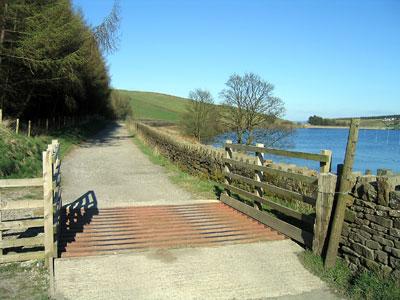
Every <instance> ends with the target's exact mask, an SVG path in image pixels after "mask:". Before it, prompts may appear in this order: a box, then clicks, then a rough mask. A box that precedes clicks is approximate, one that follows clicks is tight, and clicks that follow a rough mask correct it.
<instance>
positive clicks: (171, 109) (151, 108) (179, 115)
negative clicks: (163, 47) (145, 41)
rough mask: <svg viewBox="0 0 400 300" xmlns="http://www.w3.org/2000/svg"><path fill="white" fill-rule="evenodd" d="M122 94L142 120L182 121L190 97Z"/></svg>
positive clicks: (216, 107) (221, 110) (125, 92)
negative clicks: (127, 98)
mask: <svg viewBox="0 0 400 300" xmlns="http://www.w3.org/2000/svg"><path fill="white" fill-rule="evenodd" d="M116 91H117V92H118V93H120V95H121V96H128V97H129V99H130V102H131V105H132V109H133V114H134V116H135V118H137V119H140V120H162V121H180V120H182V119H183V115H184V113H185V112H186V105H187V104H188V103H189V101H191V100H189V99H186V98H181V97H176V96H171V95H165V94H159V93H153V92H139V91H127V90H116ZM215 109H219V110H220V112H221V114H222V115H223V114H224V109H223V107H222V106H220V105H215ZM276 121H277V123H281V124H283V125H286V126H293V125H294V123H293V122H291V121H287V120H283V119H280V118H278V119H277V120H276Z"/></svg>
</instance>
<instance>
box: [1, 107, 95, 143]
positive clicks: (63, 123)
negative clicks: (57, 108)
mask: <svg viewBox="0 0 400 300" xmlns="http://www.w3.org/2000/svg"><path fill="white" fill-rule="evenodd" d="M90 118H91V117H89V116H76V117H75V116H68V117H67V116H58V117H57V118H56V117H53V118H50V119H49V118H46V119H37V120H20V119H15V120H10V119H7V120H3V111H2V110H1V109H0V125H1V124H2V123H3V122H4V123H6V124H7V127H9V128H11V129H12V130H13V131H14V132H15V133H16V134H22V135H26V136H28V137H30V136H35V135H39V134H42V133H47V132H49V130H53V129H61V128H65V127H68V126H73V125H75V124H82V123H85V122H88V121H89V119H90Z"/></svg>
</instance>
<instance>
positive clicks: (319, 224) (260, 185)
mask: <svg viewBox="0 0 400 300" xmlns="http://www.w3.org/2000/svg"><path fill="white" fill-rule="evenodd" d="M223 146H224V147H225V157H224V158H223V162H224V163H225V168H224V171H223V175H224V176H225V182H224V183H223V184H222V185H223V187H224V188H225V194H222V195H221V198H220V200H221V201H222V202H224V203H226V204H228V205H230V206H232V207H233V208H235V209H237V210H239V211H241V212H243V213H245V214H247V215H249V216H250V217H252V218H254V219H256V220H258V221H259V222H261V223H263V224H265V225H268V226H270V227H272V228H274V229H276V230H278V231H280V232H281V233H283V234H285V235H286V236H288V237H290V238H292V239H294V240H296V241H298V242H300V243H302V244H304V245H306V246H308V247H310V248H312V249H313V251H314V252H315V253H318V254H321V252H322V248H323V247H324V245H325V243H326V234H327V230H328V225H329V220H330V215H331V210H332V205H333V199H334V194H335V184H336V179H337V178H336V175H334V174H331V173H328V172H329V171H330V164H331V156H332V152H331V151H329V150H321V152H320V154H313V153H304V152H295V151H286V150H278V149H269V148H265V147H264V145H262V144H257V145H256V146H246V145H238V144H232V142H231V141H229V140H228V141H226V142H225V143H223ZM233 149H236V150H241V151H245V152H246V153H247V152H254V154H255V158H256V159H255V164H251V163H248V162H243V161H238V160H235V159H233ZM264 154H270V155H279V156H286V157H294V158H301V159H306V160H314V161H319V162H320V173H319V174H318V177H312V176H306V175H302V174H297V173H293V172H289V171H283V170H278V169H274V168H271V167H267V166H264ZM233 166H236V167H242V168H245V169H246V170H251V171H254V178H249V177H246V176H242V174H241V175H239V174H235V173H234V172H233ZM264 174H271V175H275V176H280V177H283V178H290V179H291V180H294V181H299V182H303V183H308V184H312V185H316V186H317V188H318V193H317V197H316V198H313V197H310V196H308V195H305V194H302V193H299V192H294V191H291V190H289V189H287V188H284V187H281V186H277V185H274V184H271V183H267V182H265V181H264ZM234 183H238V184H244V185H247V186H250V187H252V189H254V190H255V191H254V192H249V191H247V190H244V189H243V188H240V187H238V186H235V185H234ZM265 192H268V194H274V195H277V196H279V197H280V198H284V199H288V200H295V201H300V202H304V203H307V204H309V205H311V206H313V207H315V210H316V214H315V216H313V215H308V214H305V213H302V212H300V211H298V210H296V209H293V208H289V207H286V206H284V205H282V204H279V203H277V202H275V201H273V200H271V199H268V197H267V196H265ZM231 193H235V194H237V195H239V196H241V197H244V198H246V199H249V200H250V201H252V202H253V207H252V206H249V205H247V204H245V203H243V202H241V201H239V200H236V199H234V198H233V197H232V195H231ZM263 205H266V206H268V207H269V208H271V209H273V210H276V211H278V212H279V214H284V215H285V216H287V217H289V218H294V219H296V220H298V221H299V222H300V223H301V224H308V227H310V225H311V227H312V228H313V230H311V231H312V232H311V231H308V230H305V229H304V228H303V227H304V226H302V225H301V224H300V226H297V225H293V224H291V223H288V222H287V221H285V220H284V219H281V218H278V217H276V216H272V215H269V214H267V213H265V212H263V209H264V208H263Z"/></svg>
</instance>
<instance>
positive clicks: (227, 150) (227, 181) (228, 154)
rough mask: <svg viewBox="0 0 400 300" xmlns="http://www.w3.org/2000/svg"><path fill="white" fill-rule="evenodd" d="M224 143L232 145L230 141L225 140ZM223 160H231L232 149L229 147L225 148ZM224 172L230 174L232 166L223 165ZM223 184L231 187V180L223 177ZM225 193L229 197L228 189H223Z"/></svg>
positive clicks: (228, 164)
mask: <svg viewBox="0 0 400 300" xmlns="http://www.w3.org/2000/svg"><path fill="white" fill-rule="evenodd" d="M225 143H227V144H232V141H230V140H226V142H225ZM225 158H228V159H232V158H233V154H232V148H229V147H226V148H225ZM225 172H227V173H231V172H232V165H231V164H230V163H225ZM225 184H228V185H231V184H232V180H231V178H229V177H226V176H225ZM225 193H226V194H227V195H228V196H230V195H231V191H230V190H228V189H225Z"/></svg>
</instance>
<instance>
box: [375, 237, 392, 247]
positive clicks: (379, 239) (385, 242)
mask: <svg viewBox="0 0 400 300" xmlns="http://www.w3.org/2000/svg"><path fill="white" fill-rule="evenodd" d="M372 239H373V240H374V241H377V242H379V243H380V244H381V245H383V246H389V247H393V246H394V242H393V241H391V240H388V239H385V238H384V237H381V236H378V235H373V236H372Z"/></svg>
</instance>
